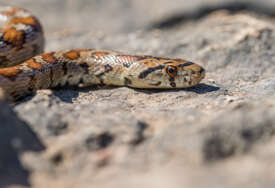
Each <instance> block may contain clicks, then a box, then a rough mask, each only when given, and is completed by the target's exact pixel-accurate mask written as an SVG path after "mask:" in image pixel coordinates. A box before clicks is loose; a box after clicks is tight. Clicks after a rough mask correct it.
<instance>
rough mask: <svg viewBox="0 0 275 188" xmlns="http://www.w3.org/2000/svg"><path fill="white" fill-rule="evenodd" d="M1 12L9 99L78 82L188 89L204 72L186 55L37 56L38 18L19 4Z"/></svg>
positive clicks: (1, 55)
mask: <svg viewBox="0 0 275 188" xmlns="http://www.w3.org/2000/svg"><path fill="white" fill-rule="evenodd" d="M0 15H1V16H0V19H5V22H3V20H2V22H3V23H4V24H3V25H2V26H1V28H0V67H4V68H0V87H1V88H2V89H3V90H4V92H5V94H6V96H7V97H8V99H10V100H16V99H18V98H21V97H24V96H26V95H28V94H31V93H33V92H34V91H36V90H38V89H43V88H51V87H56V86H63V85H78V84H80V83H81V84H83V85H86V86H88V85H96V84H106V85H116V86H129V87H135V88H186V87H191V86H194V85H196V84H198V83H199V82H200V81H201V80H202V79H203V78H204V76H205V70H204V69H203V68H202V67H201V66H199V65H197V64H195V63H192V62H189V61H186V60H184V59H171V58H164V57H153V56H145V55H129V54H124V53H119V52H114V51H104V50H95V49H75V50H67V51H57V52H50V53H44V54H40V55H37V53H40V52H41V51H42V50H43V45H44V37H43V32H42V28H41V26H40V24H39V22H38V21H37V19H36V18H35V17H33V16H32V15H31V14H30V13H29V12H28V11H26V10H24V9H20V8H10V7H2V8H1V7H0ZM7 49H9V50H7ZM35 55H36V56H35ZM19 56H20V57H21V58H17V57H19ZM22 56H24V59H22ZM32 56H33V57H32ZM31 57H32V58H31ZM19 63H20V64H19Z"/></svg>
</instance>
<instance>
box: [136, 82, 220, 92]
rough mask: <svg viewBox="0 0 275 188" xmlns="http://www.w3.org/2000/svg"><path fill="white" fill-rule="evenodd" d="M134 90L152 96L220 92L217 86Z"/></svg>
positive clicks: (199, 85)
mask: <svg viewBox="0 0 275 188" xmlns="http://www.w3.org/2000/svg"><path fill="white" fill-rule="evenodd" d="M133 89H134V90H136V91H138V92H143V93H147V94H151V93H160V92H175V91H187V92H195V93H197V94H204V93H209V92H213V91H218V90H219V89H220V88H219V87H216V86H211V85H208V84H198V85H196V86H194V87H190V88H183V89H180V88H176V89H137V88H133Z"/></svg>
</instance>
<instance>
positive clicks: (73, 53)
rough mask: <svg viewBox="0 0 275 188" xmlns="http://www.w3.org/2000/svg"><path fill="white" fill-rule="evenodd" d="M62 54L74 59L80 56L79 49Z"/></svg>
mask: <svg viewBox="0 0 275 188" xmlns="http://www.w3.org/2000/svg"><path fill="white" fill-rule="evenodd" d="M64 56H65V57H66V58H68V59H70V60H76V59H78V58H79V57H80V55H79V51H77V50H71V51H69V52H67V53H65V54H64Z"/></svg>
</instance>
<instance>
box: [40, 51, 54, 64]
mask: <svg viewBox="0 0 275 188" xmlns="http://www.w3.org/2000/svg"><path fill="white" fill-rule="evenodd" d="M41 56H42V58H43V60H44V61H46V62H48V63H56V62H57V61H56V59H55V57H54V56H53V54H52V53H46V54H42V55H41Z"/></svg>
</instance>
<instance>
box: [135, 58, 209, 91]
mask: <svg viewBox="0 0 275 188" xmlns="http://www.w3.org/2000/svg"><path fill="white" fill-rule="evenodd" d="M145 64H146V63H145ZM147 65H148V64H147ZM204 77H205V70H204V68H203V67H201V66H199V65H197V64H195V63H192V62H190V61H186V60H183V59H165V61H164V60H163V59H162V60H158V61H156V62H154V63H152V62H150V67H149V68H148V67H147V68H144V70H143V71H142V72H141V73H140V74H139V77H138V78H139V81H138V82H140V84H138V83H137V82H136V85H140V86H143V87H146V88H187V87H192V86H194V85H196V84H198V83H199V82H200V81H201V80H202V79H203V78H204Z"/></svg>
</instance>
